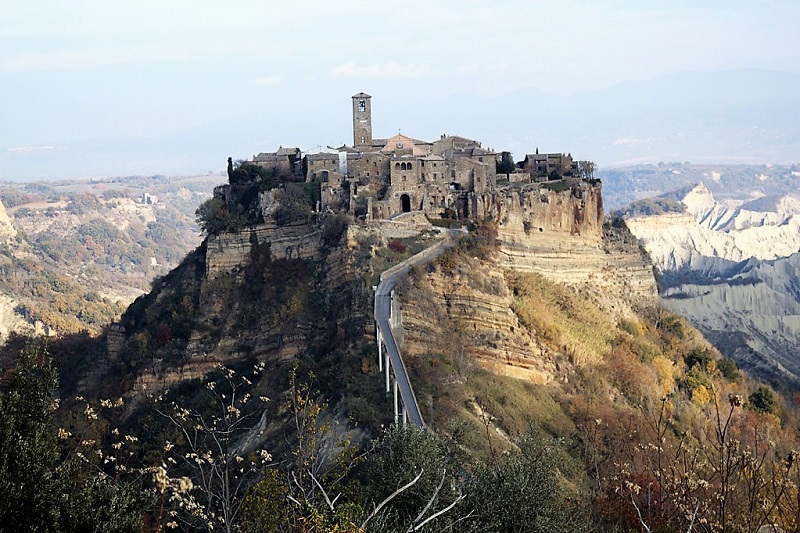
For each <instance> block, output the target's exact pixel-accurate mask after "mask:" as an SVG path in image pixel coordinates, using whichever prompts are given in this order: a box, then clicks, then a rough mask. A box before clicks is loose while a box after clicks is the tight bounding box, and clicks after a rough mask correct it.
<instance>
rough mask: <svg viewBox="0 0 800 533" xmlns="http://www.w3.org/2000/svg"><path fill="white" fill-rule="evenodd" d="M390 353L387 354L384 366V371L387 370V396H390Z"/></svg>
mask: <svg viewBox="0 0 800 533" xmlns="http://www.w3.org/2000/svg"><path fill="white" fill-rule="evenodd" d="M389 366H391V365H389V353H388V351H387V353H386V361H385V365H384V370H386V394H389V390H390V389H389Z"/></svg>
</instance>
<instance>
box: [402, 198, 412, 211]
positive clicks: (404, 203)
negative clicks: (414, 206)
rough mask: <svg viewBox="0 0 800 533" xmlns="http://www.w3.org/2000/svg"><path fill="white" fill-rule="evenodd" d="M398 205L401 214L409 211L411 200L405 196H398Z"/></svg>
mask: <svg viewBox="0 0 800 533" xmlns="http://www.w3.org/2000/svg"><path fill="white" fill-rule="evenodd" d="M400 205H401V206H402V210H403V213H408V212H409V211H411V198H410V197H409V196H408V195H407V194H403V195H402V196H400Z"/></svg>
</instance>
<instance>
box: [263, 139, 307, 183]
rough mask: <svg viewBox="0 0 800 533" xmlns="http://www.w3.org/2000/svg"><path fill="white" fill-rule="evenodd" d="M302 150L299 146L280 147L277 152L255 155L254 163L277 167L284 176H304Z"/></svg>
mask: <svg viewBox="0 0 800 533" xmlns="http://www.w3.org/2000/svg"><path fill="white" fill-rule="evenodd" d="M301 156H302V154H301V152H300V149H299V148H294V147H293V148H284V147H282V146H279V147H278V150H277V151H275V152H261V153H260V154H258V155H254V156H253V163H255V164H256V165H258V166H261V167H264V168H270V169H275V170H276V172H277V175H278V176H280V177H283V178H291V177H297V176H302V171H303V169H302V166H301Z"/></svg>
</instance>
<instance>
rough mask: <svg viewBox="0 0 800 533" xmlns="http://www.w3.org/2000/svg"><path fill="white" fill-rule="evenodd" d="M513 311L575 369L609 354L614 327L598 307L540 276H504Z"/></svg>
mask: <svg viewBox="0 0 800 533" xmlns="http://www.w3.org/2000/svg"><path fill="white" fill-rule="evenodd" d="M506 281H507V283H508V285H509V287H510V288H511V290H512V291H513V292H514V296H515V298H514V306H513V310H514V312H515V313H516V314H517V316H519V318H520V320H521V321H522V323H523V324H525V325H526V326H527V327H528V328H530V329H531V330H532V331H533V332H534V333H535V334H536V335H538V336H539V338H540V339H542V340H543V341H544V342H545V343H546V344H547V345H548V346H550V347H551V348H552V349H554V350H557V351H560V352H563V353H565V354H567V355H569V356H570V359H571V360H572V362H573V363H574V364H576V365H583V364H589V363H597V362H599V361H602V360H603V359H604V358H605V356H607V355H608V354H609V353H610V352H611V341H612V340H613V339H614V338H615V337H616V336H617V335H618V333H619V331H618V329H617V325H616V324H615V323H614V321H613V320H612V319H611V317H609V316H608V315H607V314H604V313H603V312H602V311H601V310H600V308H599V306H596V305H592V302H591V301H589V300H587V297H586V296H581V295H578V294H576V293H575V292H574V290H573V289H571V288H569V287H565V286H563V285H558V284H556V283H552V282H550V281H548V280H547V279H546V278H545V277H544V276H542V275H540V274H523V273H518V272H509V273H506Z"/></svg>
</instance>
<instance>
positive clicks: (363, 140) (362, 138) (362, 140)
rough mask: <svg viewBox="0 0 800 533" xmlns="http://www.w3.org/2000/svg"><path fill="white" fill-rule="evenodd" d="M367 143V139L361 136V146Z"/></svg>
mask: <svg viewBox="0 0 800 533" xmlns="http://www.w3.org/2000/svg"><path fill="white" fill-rule="evenodd" d="M366 142H367V138H366V137H364V136H363V135H362V136H361V144H364V143H366Z"/></svg>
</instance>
